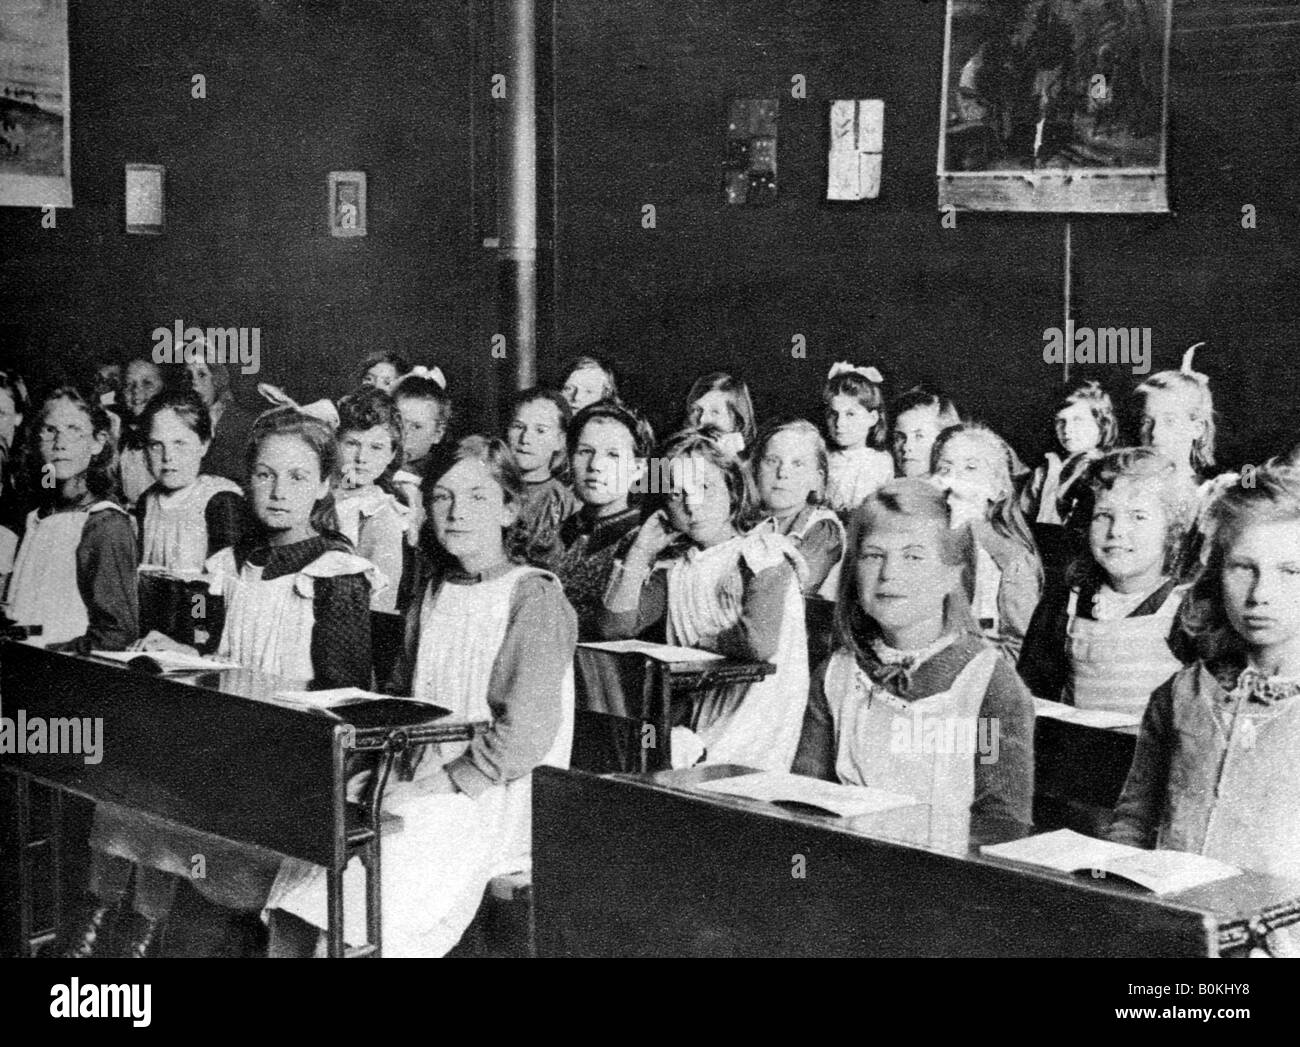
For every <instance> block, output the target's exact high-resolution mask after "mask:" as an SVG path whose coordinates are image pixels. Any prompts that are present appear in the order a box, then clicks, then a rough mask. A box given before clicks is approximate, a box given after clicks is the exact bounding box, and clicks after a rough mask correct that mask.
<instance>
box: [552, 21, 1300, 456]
mask: <svg viewBox="0 0 1300 1047" xmlns="http://www.w3.org/2000/svg"><path fill="white" fill-rule="evenodd" d="M558 22H559V28H558V32H557V39H558V41H559V53H558V58H557V62H556V93H557V113H558V121H557V122H558V126H559V129H560V130H559V146H558V161H557V172H558V175H557V180H558V201H559V208H558V213H559V221H558V258H559V264H558V266H557V280H558V287H559V290H558V300H557V307H556V325H557V337H556V351H557V356H558V357H560V358H563V357H564V356H566V355H569V354H572V353H574V352H577V351H580V350H581V349H583V348H596V349H601V348H603V349H605V350H606V351H608V352H610V353H611V354H612V355H613V356H614V357H615V358H616V359H617V360H618V361H619V363H620V364H621V365H622V367H623V368H624V369H625V370H626V371H627V372H628V374H629V378H628V381H627V383H626V384H627V385H628V387H629V391H630V392H631V394H632V397H633V399H644V400H646V401H648V402H651V403H654V404H656V405H657V406H658V405H664V404H665V403H666V404H667V407H666V408H661V409H660V410H659V413H658V420H659V421H661V422H663V421H670V420H671V421H675V420H676V418H675V415H676V413H677V412H678V411H679V410H680V402H679V401H680V400H681V398H682V397H684V395H685V393H686V390H687V388H688V386H689V384H690V381H691V379H692V377H693V376H694V375H697V374H699V373H702V372H705V371H709V370H713V369H715V368H725V369H728V370H735V371H736V372H738V373H740V374H742V375H744V376H745V377H747V378H748V379H749V380H750V382H751V385H752V387H753V389H754V393H755V399H756V401H757V405H758V409H759V412H760V414H764V413H769V412H776V411H796V412H806V413H809V414H810V415H811V416H812V417H817V412H818V411H819V409H820V401H819V394H820V383H821V379H822V377H823V376H824V375H825V373H826V368H827V366H828V365H829V364H830V363H832V362H834V361H836V360H840V359H849V360H853V361H860V362H862V363H874V364H876V365H877V366H879V367H880V368H881V370H882V371H884V372H885V374H886V376H887V378H888V377H894V378H896V379H897V381H896V382H895V383H894V385H895V387H897V388H901V387H905V386H906V385H907V384H910V383H911V382H912V381H915V380H918V379H927V380H931V381H939V382H941V383H943V384H944V385H945V386H947V387H948V388H949V389H950V390H952V392H953V393H954V394H955V395H956V396H957V397H958V398H959V402H960V406H961V407H962V408H963V409H964V410H965V411H967V412H969V413H971V414H973V415H976V416H982V417H984V418H986V419H987V420H989V421H990V422H993V423H995V425H996V426H997V427H999V428H1001V429H1003V430H1004V431H1005V432H1006V434H1007V435H1008V436H1009V437H1010V438H1011V439H1012V440H1013V441H1014V442H1015V443H1016V444H1017V446H1018V447H1020V448H1021V449H1022V451H1023V452H1025V453H1037V452H1038V451H1040V450H1041V449H1043V447H1044V445H1045V442H1046V440H1047V438H1049V436H1050V434H1049V433H1048V432H1045V429H1046V428H1047V425H1048V424H1049V420H1050V411H1051V408H1052V405H1053V401H1054V400H1055V398H1056V397H1057V396H1058V395H1059V394H1060V393H1061V391H1062V385H1061V371H1060V369H1059V368H1054V367H1051V366H1049V365H1047V364H1045V363H1043V361H1042V346H1043V330H1044V328H1045V327H1050V326H1055V325H1059V324H1060V323H1061V319H1062V315H1063V299H1062V275H1063V264H1062V257H1063V239H1064V219H1063V218H1062V217H1059V216H1050V215H1041V216H1039V215H1019V216H1012V215H992V214H963V215H961V216H960V217H959V221H958V227H957V229H955V230H945V229H943V228H941V226H940V222H939V216H938V214H937V204H936V192H935V181H934V176H935V156H936V151H937V134H938V123H939V97H940V77H941V69H942V53H943V30H944V5H943V4H942V3H937V2H921V0H888V2H884V0H658V2H653V3H652V2H646V3H637V4H630V3H628V4H610V3H607V2H605V0H564V2H562V3H561V4H560V5H559V17H558ZM795 73H802V74H804V76H805V77H806V79H807V99H806V100H803V101H799V100H795V99H793V98H792V97H791V93H790V85H791V76H792V75H793V74H795ZM1298 75H1300V5H1297V4H1296V3H1285V4H1282V3H1273V4H1261V3H1247V2H1244V0H1176V2H1175V7H1174V38H1173V46H1172V59H1171V69H1170V80H1171V106H1170V130H1169V152H1170V159H1169V166H1170V172H1171V185H1172V198H1173V207H1174V209H1175V211H1176V213H1175V214H1174V215H1173V216H1170V217H1165V216H1161V217H1155V216H1150V217H1146V216H1143V217H1111V216H1104V217H1095V218H1092V217H1090V218H1075V219H1074V220H1073V223H1072V237H1073V302H1074V307H1073V314H1074V318H1075V320H1076V322H1077V323H1078V324H1079V325H1088V326H1094V327H1101V326H1125V327H1133V326H1137V327H1145V326H1149V327H1151V328H1152V329H1153V330H1152V337H1153V342H1154V350H1155V357H1156V359H1155V369H1157V370H1158V369H1160V368H1162V367H1176V366H1177V364H1178V360H1179V358H1180V356H1181V353H1182V350H1183V349H1184V348H1186V347H1187V346H1188V345H1190V344H1191V343H1192V342H1195V341H1201V340H1205V341H1208V342H1209V343H1210V345H1209V348H1208V349H1207V351H1205V352H1204V354H1203V355H1202V356H1201V357H1200V358H1199V366H1200V368H1201V369H1202V370H1204V371H1206V372H1207V373H1209V374H1210V375H1211V376H1212V378H1213V389H1214V391H1215V393H1216V396H1217V398H1218V404H1219V406H1220V408H1221V413H1222V415H1223V419H1224V427H1223V428H1224V439H1223V441H1222V443H1223V445H1224V446H1223V452H1224V453H1223V455H1222V457H1223V459H1224V460H1226V461H1228V462H1236V461H1240V460H1242V459H1243V458H1250V459H1251V460H1257V459H1258V458H1259V456H1261V455H1263V454H1265V453H1273V452H1275V451H1277V450H1280V449H1281V448H1282V447H1284V446H1286V445H1288V444H1289V443H1290V442H1293V441H1294V440H1296V439H1300V409H1298V408H1297V406H1296V401H1297V395H1298V394H1300V363H1298V362H1297V356H1296V342H1297V338H1296V336H1297V333H1300V306H1298V305H1297V296H1296V293H1295V288H1296V286H1297V279H1296V278H1297V272H1296V259H1297V254H1296V248H1295V238H1296V236H1297V235H1300V218H1298V216H1297V209H1296V203H1295V192H1296V190H1295V188H1294V157H1295V153H1296V144H1297V135H1296V132H1297V113H1298V111H1300V107H1298V106H1297V101H1298V100H1297V76H1298ZM733 97H779V98H780V100H781V110H780V126H779V144H778V165H779V198H778V201H777V203H776V204H775V205H773V206H771V207H768V208H749V207H733V208H728V207H726V206H725V205H724V204H723V203H722V202H721V178H720V175H719V168H720V163H721V160H722V154H723V133H724V130H725V126H726V124H725V121H726V114H727V105H728V101H729V100H730V99H731V98H733ZM833 98H882V99H884V101H885V143H884V173H883V188H882V193H881V197H880V199H879V200H878V201H875V202H868V203H863V204H861V205H854V206H850V207H848V208H845V207H843V206H842V205H840V206H836V205H828V204H826V203H825V202H824V200H823V198H824V195H825V171H826V157H825V152H826V140H827V131H826V123H827V109H828V103H829V100H830V99H833ZM645 203H653V204H654V205H655V208H656V220H657V228H656V229H654V230H643V229H642V228H641V221H640V219H641V206H642V205H643V204H645ZM1246 203H1251V204H1254V205H1255V206H1256V208H1257V211H1258V216H1259V223H1258V228H1257V229H1255V230H1253V231H1245V230H1243V229H1242V228H1241V224H1240V219H1241V208H1242V205H1243V204H1246ZM795 333H801V334H803V335H804V336H805V337H806V339H807V344H808V358H807V359H806V360H802V361H801V360H794V359H791V356H790V345H791V338H792V335H793V334H795ZM1083 370H1086V369H1083ZM1083 370H1080V369H1076V374H1080V373H1083ZM1090 376H1096V377H1099V378H1100V379H1101V380H1102V381H1103V382H1104V383H1105V384H1106V385H1107V386H1108V387H1109V388H1111V389H1112V391H1113V392H1115V393H1117V394H1121V393H1127V391H1128V390H1129V389H1131V388H1132V386H1133V384H1134V379H1133V377H1132V375H1131V373H1130V369H1129V368H1126V367H1102V368H1097V369H1095V370H1094V371H1093V372H1092V373H1091V375H1090Z"/></svg>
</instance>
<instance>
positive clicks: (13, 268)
mask: <svg viewBox="0 0 1300 1047" xmlns="http://www.w3.org/2000/svg"><path fill="white" fill-rule="evenodd" d="M69 6H70V9H71V10H70V52H71V71H72V89H71V96H72V122H73V123H72V154H73V160H72V166H73V191H74V201H73V202H74V207H73V208H72V209H71V210H68V211H60V212H59V213H58V221H57V227H56V228H55V229H53V230H46V229H42V228H41V224H40V218H41V214H40V212H39V211H38V210H36V209H14V208H4V209H0V325H3V326H2V327H0V332H2V333H3V335H4V338H5V343H6V346H7V350H8V348H12V349H13V350H14V352H15V355H16V356H17V357H18V363H19V366H21V367H22V368H23V369H24V370H26V371H28V372H29V373H32V374H33V375H35V376H37V377H38V378H43V377H46V376H47V375H49V374H50V373H51V370H52V367H53V366H54V365H56V364H60V365H63V366H64V367H66V368H68V369H69V370H71V371H72V372H73V374H74V375H75V374H76V373H77V371H78V369H80V368H83V367H84V368H87V369H88V368H89V366H90V364H91V361H92V360H93V359H94V358H95V357H98V356H104V357H111V358H117V359H120V360H124V359H127V358H129V357H131V356H135V355H140V354H142V353H144V352H146V351H147V350H148V349H149V348H150V346H151V341H150V338H149V332H150V331H151V330H152V329H153V328H154V327H156V326H159V325H165V326H171V324H172V323H173V322H174V321H175V320H176V319H178V318H179V319H183V320H185V321H186V323H187V324H191V323H192V324H196V325H199V326H246V327H259V328H261V347H262V373H260V374H257V375H250V376H247V377H237V378H236V383H237V387H238V392H239V395H240V398H241V399H242V400H244V401H245V402H248V403H250V404H252V403H258V402H260V401H258V400H257V399H256V394H255V392H254V389H253V387H254V385H255V384H256V382H257V381H258V380H268V381H272V382H280V383H284V384H286V385H288V387H289V388H290V390H291V391H292V392H293V393H294V394H295V395H297V396H299V398H300V399H303V400H306V399H311V398H314V397H317V396H321V395H334V396H337V395H341V393H342V392H343V391H345V390H346V389H347V388H348V386H349V384H350V381H351V379H352V377H353V375H354V372H355V368H356V364H357V362H358V361H359V360H360V359H361V357H362V356H363V355H365V354H366V353H367V352H369V351H371V350H374V349H396V350H398V351H400V352H403V353H404V354H405V355H407V356H408V357H410V358H411V359H412V360H414V361H417V362H428V363H435V362H436V363H438V364H440V365H441V366H442V367H443V368H444V369H446V370H447V371H448V372H449V376H450V378H451V380H452V381H453V382H454V383H455V384H456V386H457V387H458V388H459V389H460V390H461V391H462V392H463V393H467V395H468V398H469V399H470V401H471V402H474V401H476V400H477V399H479V398H481V396H482V395H483V390H484V388H485V383H486V382H487V381H488V380H489V378H490V372H491V369H492V367H493V364H492V363H491V358H490V356H489V353H488V351H487V349H486V348H484V349H483V351H481V352H472V351H470V350H469V348H468V347H469V346H470V345H471V344H472V343H474V342H475V341H476V340H477V339H478V331H479V329H480V324H481V323H483V322H484V321H483V318H482V311H483V309H484V307H485V303H489V304H490V297H491V296H490V293H485V292H484V287H487V288H488V289H489V292H490V288H491V286H492V285H491V274H490V272H488V271H487V270H486V269H485V258H484V256H485V255H486V254H487V252H484V251H483V249H482V247H481V241H480V242H479V243H476V242H475V238H474V235H473V233H474V230H473V229H471V222H470V210H471V208H470V202H469V201H470V194H471V189H472V187H471V172H470V159H469V158H470V155H471V150H470V133H471V131H470V122H469V116H468V114H469V85H470V65H471V62H472V47H471V42H470V19H469V12H470V8H469V5H468V4H467V3H465V2H464V0H421V2H414V0H403V2H396V0H394V2H385V3H358V2H355V0H216V2H211V3H194V2H193V0H113V2H111V3H103V2H100V0H70V5H69ZM194 73H202V74H204V76H205V77H206V79H207V84H206V87H207V98H206V99H202V100H199V99H194V98H192V97H191V79H190V78H191V75H192V74H194ZM128 162H142V163H158V164H163V165H165V166H166V168H167V175H166V178H167V186H166V189H167V199H166V206H167V215H166V230H165V232H164V233H163V235H161V236H156V237H155V236H128V235H126V234H124V232H123V231H122V224H123V213H122V212H123V205H122V195H123V164H125V163H128ZM351 169H360V170H364V171H366V172H367V181H368V184H367V188H368V204H369V206H368V226H369V234H368V235H367V236H366V237H364V238H356V239H338V238H334V237H331V236H330V235H329V234H328V231H327V225H326V197H327V193H326V178H327V174H328V172H329V171H331V170H351ZM483 344H484V345H486V344H487V343H486V340H484V341H483ZM74 347H79V348H78V349H77V351H76V352H72V351H70V350H71V349H73V348H74ZM6 355H8V351H6Z"/></svg>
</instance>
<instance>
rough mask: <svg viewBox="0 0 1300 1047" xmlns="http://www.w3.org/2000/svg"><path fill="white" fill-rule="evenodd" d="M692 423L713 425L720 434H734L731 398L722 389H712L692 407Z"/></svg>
mask: <svg viewBox="0 0 1300 1047" xmlns="http://www.w3.org/2000/svg"><path fill="white" fill-rule="evenodd" d="M691 421H692V422H693V423H694V424H695V425H697V426H705V425H711V426H713V428H715V429H717V430H718V431H719V432H723V433H734V432H735V431H736V419H735V417H734V416H733V415H732V412H731V397H729V396H728V395H727V394H726V393H724V392H723V391H722V390H721V389H710V390H709V391H708V392H707V393H705V394H704V395H703V396H701V397H700V398H699V399H698V400H696V401H695V403H694V404H692V405H691Z"/></svg>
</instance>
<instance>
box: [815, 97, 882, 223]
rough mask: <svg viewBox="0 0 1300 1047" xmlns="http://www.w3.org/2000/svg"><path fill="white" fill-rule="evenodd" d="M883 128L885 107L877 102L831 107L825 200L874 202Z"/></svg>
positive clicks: (841, 103)
mask: <svg viewBox="0 0 1300 1047" xmlns="http://www.w3.org/2000/svg"><path fill="white" fill-rule="evenodd" d="M884 128H885V103H884V102H883V101H881V100H880V99H878V98H863V99H857V100H853V99H839V100H837V101H834V102H832V103H831V143H830V153H829V155H828V157H827V179H826V198H827V199H828V200H874V199H875V198H876V197H877V196H879V195H880V172H881V166H882V165H881V152H882V150H883V148H884V138H885V133H884Z"/></svg>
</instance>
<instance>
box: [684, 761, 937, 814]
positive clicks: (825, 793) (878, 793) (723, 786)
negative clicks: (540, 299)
mask: <svg viewBox="0 0 1300 1047" xmlns="http://www.w3.org/2000/svg"><path fill="white" fill-rule="evenodd" d="M692 788H695V789H702V790H704V791H705V792H711V793H725V794H726V795H727V796H744V797H747V798H749V799H751V800H765V801H766V802H768V803H802V804H806V805H808V806H809V807H820V808H821V809H822V810H824V811H829V812H830V813H831V814H838V815H839V816H840V817H842V818H851V817H854V816H855V815H860V814H876V813H878V812H880V811H890V810H893V809H894V808H895V807H911V806H913V805H915V804H916V800H915V799H914V798H913V797H911V796H905V795H903V794H902V793H891V792H886V791H885V790H884V789H869V788H866V787H865V786H860V785H840V784H838V783H836V782H826V781H822V780H821V779H820V778H807V777H805V776H803V775H801V774H783V773H781V772H779V771H761V772H759V773H757V774H742V775H738V776H737V777H735V778H715V779H713V780H712V781H708V782H701V783H699V784H698V785H695V786H692Z"/></svg>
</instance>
